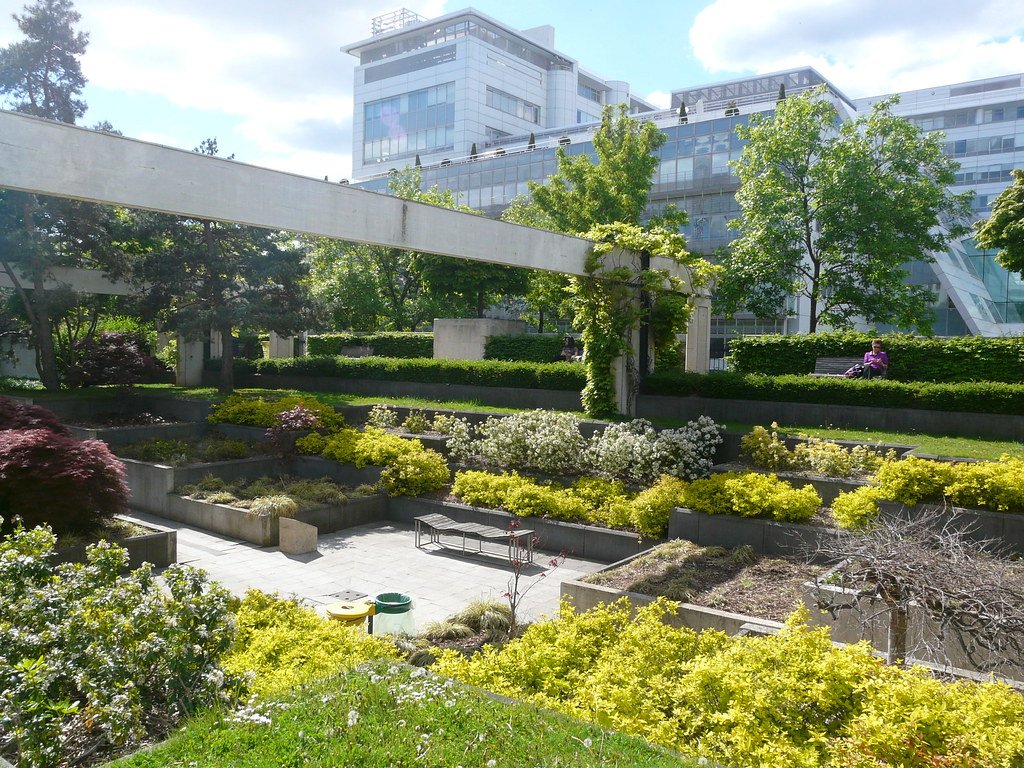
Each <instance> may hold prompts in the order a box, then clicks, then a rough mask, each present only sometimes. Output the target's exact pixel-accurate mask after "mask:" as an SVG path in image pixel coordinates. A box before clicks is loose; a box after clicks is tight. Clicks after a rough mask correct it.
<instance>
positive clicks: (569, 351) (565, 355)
mask: <svg viewBox="0 0 1024 768" xmlns="http://www.w3.org/2000/svg"><path fill="white" fill-rule="evenodd" d="M559 359H560V360H563V361H565V362H567V363H570V362H572V361H574V360H579V359H580V350H579V348H578V347H577V346H576V339H574V338H573V337H572V336H571V335H569V334H568V333H567V334H566V335H565V340H564V341H563V342H562V352H561V354H560V355H559Z"/></svg>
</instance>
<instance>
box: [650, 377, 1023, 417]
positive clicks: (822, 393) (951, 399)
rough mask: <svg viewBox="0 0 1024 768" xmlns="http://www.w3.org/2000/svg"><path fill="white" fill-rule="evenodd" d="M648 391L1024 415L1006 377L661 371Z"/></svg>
mask: <svg viewBox="0 0 1024 768" xmlns="http://www.w3.org/2000/svg"><path fill="white" fill-rule="evenodd" d="M643 391H644V393H645V394H650V395H670V396H674V397H686V396H688V395H698V396H700V397H713V398H721V399H737V400H768V401H775V402H791V403H823V404H826V405H865V404H870V405H871V406H872V407H877V408H919V409H925V410H934V411H958V412H964V413H1007V414H1024V384H1006V383H1003V382H959V383H950V384H939V383H933V382H925V381H917V382H901V381H892V380H886V379H874V380H872V381H866V380H863V379H842V378H838V379H836V378H820V379H815V378H811V377H809V376H766V375H763V374H754V373H751V374H740V373H734V372H725V373H710V374H699V373H685V372H676V371H673V372H665V373H655V374H652V375H651V376H649V377H648V378H647V380H646V381H645V382H644V389H643Z"/></svg>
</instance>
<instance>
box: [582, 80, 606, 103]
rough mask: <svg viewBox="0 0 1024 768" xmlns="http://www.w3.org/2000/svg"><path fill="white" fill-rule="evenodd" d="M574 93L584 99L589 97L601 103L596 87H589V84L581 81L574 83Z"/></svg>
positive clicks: (599, 93)
mask: <svg viewBox="0 0 1024 768" xmlns="http://www.w3.org/2000/svg"><path fill="white" fill-rule="evenodd" d="M576 93H578V94H579V95H580V96H582V97H583V98H584V99H589V100H590V101H593V102H595V103H597V104H600V103H601V92H600V91H599V90H597V88H591V87H590V86H589V85H584V84H583V83H577V84H576Z"/></svg>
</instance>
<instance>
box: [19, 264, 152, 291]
mask: <svg viewBox="0 0 1024 768" xmlns="http://www.w3.org/2000/svg"><path fill="white" fill-rule="evenodd" d="M19 279H20V281H21V286H22V288H28V289H31V288H32V278H31V276H29V275H25V274H21V275H19ZM43 284H44V285H45V286H46V290H48V291H52V290H54V289H56V288H64V287H67V288H70V289H71V290H73V291H77V292H78V293H99V294H107V295H113V296H136V295H138V294H140V293H142V292H143V290H142V289H140V288H139V287H138V286H134V285H132V284H131V283H127V282H125V281H124V280H109V279H107V278H106V277H104V275H103V273H102V272H100V271H99V270H96V269H79V268H78V267H51V268H50V270H49V275H48V276H47V278H46V280H45V281H44V283H43ZM13 287H14V283H13V282H11V279H10V278H9V277H8V276H7V273H6V272H4V271H2V270H0V288H13Z"/></svg>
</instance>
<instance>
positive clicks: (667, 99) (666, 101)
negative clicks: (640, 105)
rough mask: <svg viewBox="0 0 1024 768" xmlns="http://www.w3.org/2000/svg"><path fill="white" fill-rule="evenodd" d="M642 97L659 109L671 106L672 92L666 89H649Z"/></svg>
mask: <svg viewBox="0 0 1024 768" xmlns="http://www.w3.org/2000/svg"><path fill="white" fill-rule="evenodd" d="M644 99H645V100H646V101H649V102H651V104H653V105H654V106H656V107H658V108H659V109H668V108H669V107H670V106H672V94H671V93H669V92H668V91H651V92H650V93H648V94H647V95H646V96H644Z"/></svg>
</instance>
